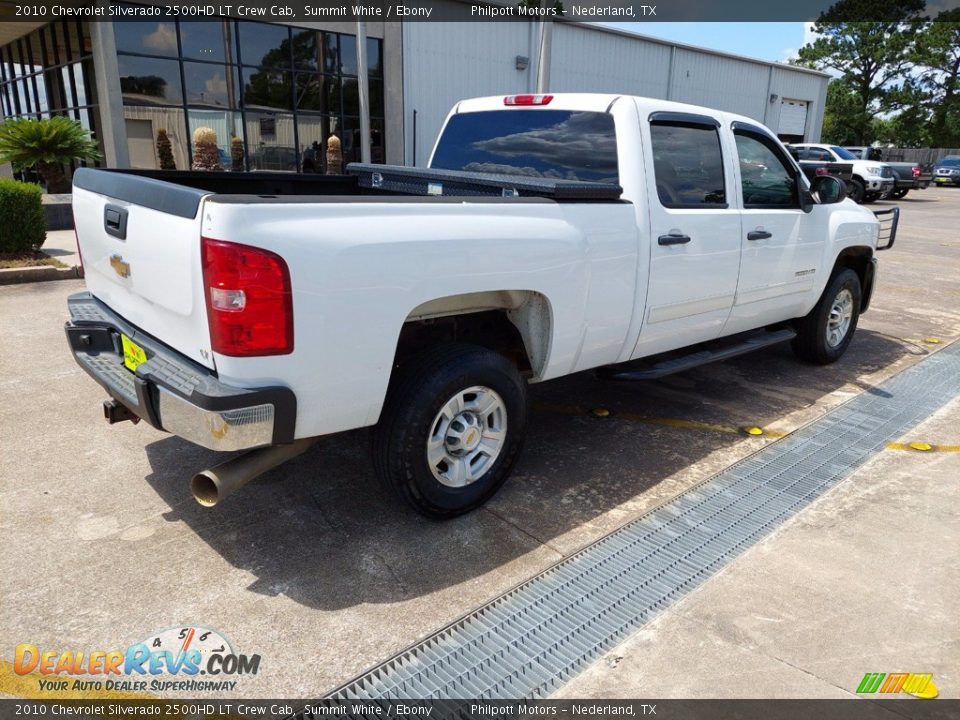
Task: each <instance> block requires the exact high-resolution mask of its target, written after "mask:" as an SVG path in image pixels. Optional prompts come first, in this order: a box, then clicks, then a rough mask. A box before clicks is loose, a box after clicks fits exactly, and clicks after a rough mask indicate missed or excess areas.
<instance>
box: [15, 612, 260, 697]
mask: <svg viewBox="0 0 960 720" xmlns="http://www.w3.org/2000/svg"><path fill="white" fill-rule="evenodd" d="M13 669H14V672H16V673H17V674H18V675H31V676H34V675H36V676H38V677H37V686H38V689H39V690H42V691H49V692H64V691H74V690H87V691H89V690H119V691H125V692H147V691H150V692H171V691H187V692H193V691H214V692H216V691H220V692H223V691H229V690H234V689H235V688H236V686H237V684H238V680H236V679H235V678H237V677H238V676H242V675H256V674H257V673H258V672H259V670H260V656H259V655H245V654H242V653H238V652H235V651H234V649H233V645H232V644H231V642H230V641H229V640H228V639H227V638H226V636H224V635H223V634H222V633H220V632H218V631H217V630H212V629H210V628H206V627H202V626H185V627H172V628H167V629H165V630H160V631H158V632H154V633H151V634H150V635H149V636H148V637H146V638H145V639H143V640H141V641H139V642H135V643H133V644H131V645H130V646H128V647H127V648H126V649H125V650H91V651H83V650H75V649H69V650H61V649H50V648H41V647H39V646H37V645H34V644H31V643H21V644H19V645H17V647H16V650H15V651H14V662H13ZM64 676H66V677H64ZM198 676H203V678H202V679H201V678H200V677H198Z"/></svg>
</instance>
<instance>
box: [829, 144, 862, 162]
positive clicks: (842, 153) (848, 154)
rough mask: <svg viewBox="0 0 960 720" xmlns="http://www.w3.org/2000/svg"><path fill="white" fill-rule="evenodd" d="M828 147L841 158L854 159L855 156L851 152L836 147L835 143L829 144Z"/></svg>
mask: <svg viewBox="0 0 960 720" xmlns="http://www.w3.org/2000/svg"><path fill="white" fill-rule="evenodd" d="M830 149H831V150H833V153H834V155H836V156H837V157H838V158H840V159H841V160H856V159H857V156H856V155H854V154H853V153H852V152H848V151H846V150H844V149H843V148H842V147H837V146H836V145H831V146H830Z"/></svg>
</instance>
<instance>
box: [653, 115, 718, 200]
mask: <svg viewBox="0 0 960 720" xmlns="http://www.w3.org/2000/svg"><path fill="white" fill-rule="evenodd" d="M650 136H651V139H652V145H653V166H654V176H655V178H656V181H657V195H658V197H659V198H660V203H661V204H662V205H663V206H664V207H666V208H701V207H710V208H716V207H727V192H726V186H725V184H724V179H723V156H722V155H721V154H720V136H719V135H718V134H717V130H716V128H714V127H707V126H705V125H696V124H685V123H675V122H651V123H650Z"/></svg>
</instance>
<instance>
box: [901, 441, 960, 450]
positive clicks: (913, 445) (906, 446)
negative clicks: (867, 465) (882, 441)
mask: <svg viewBox="0 0 960 720" xmlns="http://www.w3.org/2000/svg"><path fill="white" fill-rule="evenodd" d="M887 450H910V451H912V452H960V445H931V444H930V443H926V442H919V441H915V442H909V443H898V442H892V443H887Z"/></svg>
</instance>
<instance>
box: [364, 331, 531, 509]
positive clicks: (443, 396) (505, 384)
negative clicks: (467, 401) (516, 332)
mask: <svg viewBox="0 0 960 720" xmlns="http://www.w3.org/2000/svg"><path fill="white" fill-rule="evenodd" d="M476 386H479V387H482V388H484V389H487V390H493V391H494V393H495V394H496V395H497V396H499V398H498V399H499V400H501V401H502V407H503V408H504V411H505V415H506V420H505V423H506V425H505V428H506V429H505V431H504V432H505V439H504V441H503V442H502V443H501V445H500V450H499V454H497V455H496V456H495V457H494V458H493V459H492V460H490V458H487V459H486V462H488V463H489V464H490V467H488V468H486V469H485V470H483V471H482V472H481V473H480V475H479V477H477V478H476V479H475V480H473V481H472V482H470V483H469V484H466V485H464V486H462V487H451V486H450V485H448V484H446V483H443V482H441V481H440V480H439V479H438V478H437V477H436V476H435V474H434V470H433V469H431V465H430V463H429V462H428V458H427V443H428V441H429V439H430V437H431V435H433V434H436V433H437V431H438V429H439V428H440V427H442V424H441V423H436V420H437V418H438V414H439V413H440V412H441V410H442V409H444V408H445V407H446V406H447V404H448V402H450V401H451V399H452V398H453V397H454V396H456V395H457V394H459V393H463V392H464V391H466V390H468V389H470V388H473V387H476ZM468 397H469V396H468ZM474 397H476V395H474ZM498 412H499V411H498ZM528 412H529V410H528V400H527V383H526V381H525V380H524V379H523V378H522V377H521V376H520V373H519V372H518V371H517V367H516V365H515V364H514V363H513V362H511V361H510V360H508V359H507V358H506V357H504V356H503V355H500V354H499V353H496V352H493V351H492V350H488V349H486V348H482V347H478V346H475V345H466V344H460V343H456V344H453V343H451V344H448V345H441V346H438V347H436V348H433V349H431V350H430V351H428V352H426V353H424V354H422V355H420V356H419V357H417V358H414V359H412V360H410V361H409V362H407V363H406V364H405V366H404V368H402V369H401V371H400V374H399V376H398V377H396V378H395V379H394V381H393V382H391V386H390V389H389V391H388V392H387V399H386V403H385V405H384V409H383V412H382V413H381V416H380V422H379V423H378V424H377V426H376V427H375V428H374V431H373V442H372V451H373V461H374V467H375V469H376V473H377V475H378V476H379V477H380V479H381V481H383V482H384V483H385V484H386V485H387V486H389V487H390V488H392V489H393V490H394V491H395V492H396V493H398V494H399V495H400V497H401V498H403V500H404V501H406V502H407V503H408V504H409V505H410V506H411V507H413V509H414V510H416V511H417V512H419V513H420V514H422V515H426V516H427V517H430V518H436V519H444V518H452V517H455V516H457V515H461V514H463V513H465V512H469V511H470V510H473V509H474V508H476V507H479V506H480V505H482V504H483V503H484V502H486V501H487V500H489V499H490V497H491V496H493V494H494V493H496V492H497V490H499V489H500V486H501V485H503V483H504V482H505V481H506V479H507V477H508V476H509V474H510V471H511V470H512V469H513V465H514V463H515V462H516V461H517V458H518V457H519V455H520V451H521V449H522V447H523V440H524V436H525V435H526V429H527V415H528ZM489 417H492V415H491V416H488V418H483V417H481V416H477V421H478V422H480V423H482V424H483V425H482V427H486V423H487V420H488V419H489ZM500 417H501V419H502V414H501V415H500ZM454 419H456V418H454ZM435 425H436V426H435ZM454 425H455V423H454V422H452V421H451V422H449V423H448V424H447V425H446V427H447V430H444V431H443V433H440V435H443V436H444V437H446V434H447V432H449V428H451V427H454ZM460 427H462V425H461V426H460ZM482 434H483V433H482V432H481V436H482ZM467 437H469V438H471V439H476V440H477V441H478V442H479V440H480V439H481V438H480V437H479V436H473V435H465V439H466V438H467ZM444 447H446V443H444ZM481 459H482V458H481ZM437 467H438V468H443V467H445V461H441V463H440V464H439V465H438V466H437ZM481 467H482V466H481ZM441 475H443V473H442V472H441Z"/></svg>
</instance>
